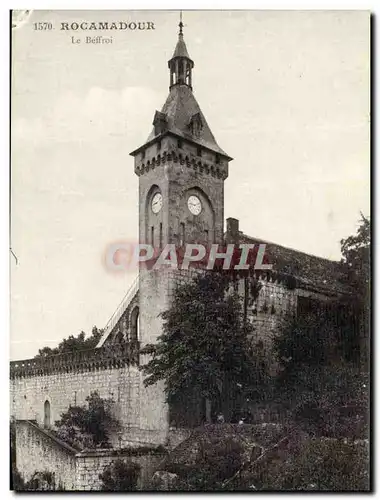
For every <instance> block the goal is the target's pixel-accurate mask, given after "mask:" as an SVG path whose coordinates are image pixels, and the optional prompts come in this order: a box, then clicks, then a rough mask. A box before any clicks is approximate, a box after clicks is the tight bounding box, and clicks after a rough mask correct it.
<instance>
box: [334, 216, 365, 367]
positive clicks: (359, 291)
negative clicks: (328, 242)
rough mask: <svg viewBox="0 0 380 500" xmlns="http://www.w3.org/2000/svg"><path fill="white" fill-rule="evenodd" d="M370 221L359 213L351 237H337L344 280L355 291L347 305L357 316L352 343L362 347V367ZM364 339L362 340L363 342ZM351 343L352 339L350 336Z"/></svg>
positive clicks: (362, 359)
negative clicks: (354, 230)
mask: <svg viewBox="0 0 380 500" xmlns="http://www.w3.org/2000/svg"><path fill="white" fill-rule="evenodd" d="M370 240H371V223H370V219H369V218H367V217H365V216H364V215H363V214H361V221H360V225H359V227H358V229H357V232H356V234H355V235H353V236H349V237H348V238H345V239H342V240H341V251H342V259H341V264H342V268H343V270H344V272H345V274H344V276H345V278H344V279H345V281H346V282H347V283H348V284H349V285H350V286H351V287H352V288H353V290H355V294H354V296H353V298H352V299H351V300H350V302H351V307H353V308H354V309H355V311H356V315H357V317H358V318H359V328H358V329H357V332H356V344H357V345H360V348H361V350H362V352H361V358H360V361H361V363H362V365H363V368H364V369H366V365H367V364H368V354H369V347H368V344H367V345H366V344H365V342H367V343H368V342H369V332H370V314H371V312H370V308H371V303H370V299H371V248H370ZM364 341H365V342H364ZM354 342H355V339H354Z"/></svg>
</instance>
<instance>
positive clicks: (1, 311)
mask: <svg viewBox="0 0 380 500" xmlns="http://www.w3.org/2000/svg"><path fill="white" fill-rule="evenodd" d="M25 3H28V4H29V3H30V2H8V1H5V3H4V4H3V5H4V6H5V9H4V8H2V9H1V11H0V12H1V30H0V36H1V43H0V54H1V65H0V67H1V68H3V69H4V68H6V71H4V70H3V71H2V72H1V77H0V80H1V87H2V88H1V93H0V95H1V103H0V109H1V110H3V120H2V121H1V125H2V130H1V134H0V137H1V139H0V141H1V142H0V144H1V152H2V162H1V172H2V178H1V180H0V190H1V191H0V192H1V195H0V200H1V203H0V207H1V208H0V234H1V235H2V239H1V242H2V244H1V245H0V257H1V260H0V262H1V264H0V265H1V271H0V277H1V287H0V324H1V327H2V328H1V335H2V341H3V348H2V349H1V352H2V353H3V360H2V362H1V363H0V366H1V375H2V377H3V383H2V384H1V389H0V391H1V400H2V401H3V402H5V401H7V402H8V401H9V382H8V376H9V368H8V367H9V290H8V283H9V265H12V264H13V262H12V260H11V259H13V257H10V256H9V250H8V248H9V241H8V234H9V224H8V220H9V219H8V207H9V115H8V110H9V9H12V8H13V9H25V8H32V9H46V10H50V9H52V8H53V5H52V3H53V2H52V1H51V0H50V1H47V0H38V1H34V2H33V6H32V7H30V6H29V5H25ZM377 5H378V2H375V1H364V0H351V1H348V0H346V1H343V0H319V1H311V0H310V1H306V0H304V1H290V2H285V1H274V0H265V1H259V0H256V1H251V2H249V1H243V0H235V1H234V2H226V1H219V2H211V1H208V0H192V1H191V2H190V1H185V2H178V0H177V1H174V0H171V1H168V0H166V1H162V2H160V4H159V7H158V5H157V3H155V2H153V1H147V0H139V1H129V2H126V1H125V0H124V1H122V0H118V1H115V0H113V1H112V2H102V1H91V2H90V1H83V0H81V1H79V0H65V1H61V0H60V1H56V2H54V9H64V10H85V9H88V10H95V9H104V10H116V9H117V10H147V9H149V10H178V9H179V8H182V9H183V10H274V9H275V10H370V11H371V12H373V13H374V14H376V13H377V11H378V9H377V8H376V7H377ZM376 49H378V37H377V41H376V47H375V50H376ZM378 53H379V51H378V50H377V54H378ZM376 76H378V71H377V68H376V75H374V77H375V81H378V78H376ZM4 110H5V114H4ZM374 111H375V110H374ZM376 167H377V164H376V165H373V167H372V168H373V172H374V171H375V169H376ZM375 181H376V185H377V179H373V182H375ZM374 189H375V186H374ZM373 208H374V211H375V206H374V207H373ZM373 216H374V214H372V217H373ZM376 220H377V218H375V221H376ZM376 226H377V223H376ZM376 229H378V228H377V227H376ZM373 248H374V249H375V250H376V251H377V245H376V244H375V242H374V247H373ZM374 257H375V256H374ZM378 272H380V271H378ZM378 272H377V273H376V277H377V276H378ZM373 288H374V285H373ZM379 302H380V298H379V297H376V304H375V305H376V306H379ZM374 309H375V310H377V309H378V307H375V308H374ZM376 333H377V329H376V328H374V331H373V335H376ZM32 334H33V332H31V335H32ZM378 344H379V343H377V346H378ZM375 347H376V346H375ZM376 351H377V347H376ZM376 354H377V352H376V353H374V357H375V355H376ZM376 359H379V358H378V357H377V356H376ZM374 365H375V363H374ZM375 377H376V380H375ZM375 377H374V380H373V384H374V395H375V391H376V396H378V394H377V387H378V385H377V384H376V382H377V381H378V380H377V374H376V373H375ZM377 399H378V398H376V400H377ZM4 404H5V403H4ZM8 426H9V410H8V411H4V409H3V412H1V421H0V427H1V441H0V442H1V443H2V446H1V450H2V453H3V458H4V460H3V461H2V464H3V467H1V468H0V474H1V476H0V477H1V481H0V484H1V485H2V492H3V493H5V498H9V497H11V495H12V493H11V492H10V491H9V465H8V464H9V445H8V443H9V433H8V429H9V427H8ZM377 435H379V433H377ZM376 444H378V440H377V439H376ZM374 448H375V447H374ZM376 448H377V449H380V447H376ZM378 464H379V460H377V461H375V466H376V470H374V471H373V475H374V478H376V477H377V475H378V474H377V473H378ZM40 495H41V496H43V497H45V495H46V494H37V496H40ZM232 495H233V494H232ZM277 495H281V494H277ZM102 496H103V495H102ZM155 496H156V497H157V494H155ZM159 496H161V495H159ZM162 496H163V495H162ZM201 496H203V495H201ZM317 496H319V495H317ZM321 497H323V498H326V495H323V496H322V495H321ZM99 498H100V497H99Z"/></svg>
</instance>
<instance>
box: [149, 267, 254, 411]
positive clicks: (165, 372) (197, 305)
mask: <svg viewBox="0 0 380 500" xmlns="http://www.w3.org/2000/svg"><path fill="white" fill-rule="evenodd" d="M229 286H230V280H229V278H228V276H225V275H223V273H219V272H206V273H204V274H199V275H197V276H196V277H195V278H194V280H192V281H190V282H187V283H185V284H184V285H181V286H179V287H178V288H177V289H176V292H175V294H174V297H173V302H172V307H171V308H170V309H169V310H167V311H165V312H164V313H163V314H162V318H163V334H162V335H161V336H160V337H159V338H158V343H157V344H155V345H148V346H146V348H145V349H144V350H143V353H149V354H152V355H153V357H152V359H151V360H150V361H149V362H148V363H147V364H146V365H144V366H143V367H142V369H143V371H144V373H145V375H147V377H146V378H145V380H144V383H145V385H147V386H149V385H152V384H155V383H156V382H157V381H159V380H165V383H166V386H165V389H166V394H167V399H168V401H169V402H171V401H173V400H176V398H180V397H181V396H182V398H183V397H184V395H185V398H187V399H192V398H193V399H196V398H205V399H208V400H210V401H212V402H213V403H215V402H216V403H217V402H218V401H221V400H222V399H223V395H224V394H226V393H228V394H229V395H230V397H231V400H237V399H239V398H241V397H242V394H244V393H245V392H246V391H247V390H248V389H249V388H251V387H252V386H253V387H256V388H257V387H261V385H262V384H261V383H260V382H261V379H260V370H259V369H258V367H257V365H256V363H255V358H254V355H253V352H252V351H253V350H252V345H251V343H250V342H249V340H248V335H249V334H251V333H252V325H251V324H250V323H248V322H244V321H243V318H242V314H241V303H240V300H239V297H238V295H237V294H236V293H233V292H231V290H229ZM228 292H229V293H228Z"/></svg>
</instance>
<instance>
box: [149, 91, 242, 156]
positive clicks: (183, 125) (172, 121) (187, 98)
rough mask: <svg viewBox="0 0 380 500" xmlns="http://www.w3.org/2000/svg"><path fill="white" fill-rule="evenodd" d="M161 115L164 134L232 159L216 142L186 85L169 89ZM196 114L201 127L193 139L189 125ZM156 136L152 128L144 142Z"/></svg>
mask: <svg viewBox="0 0 380 500" xmlns="http://www.w3.org/2000/svg"><path fill="white" fill-rule="evenodd" d="M161 113H163V114H165V115H166V120H167V130H166V132H172V133H174V134H176V135H179V136H180V137H183V138H184V139H188V140H189V141H192V142H195V143H197V144H199V145H201V146H204V147H206V148H208V149H210V150H212V151H215V152H216V153H220V154H221V155H224V156H225V157H227V158H229V159H232V158H230V157H229V156H228V155H227V153H226V152H225V151H223V149H222V148H221V147H220V146H219V145H218V143H217V142H216V140H215V137H214V135H213V134H212V132H211V130H210V127H209V125H208V123H207V121H206V118H205V116H204V114H203V113H202V111H201V108H200V107H199V104H198V103H197V100H196V99H195V97H194V94H193V92H192V90H191V89H190V88H189V87H188V86H187V85H174V86H173V87H172V88H171V89H170V92H169V95H168V98H167V99H166V102H165V104H164V106H163V108H162V110H161ZM197 114H199V116H200V118H201V120H202V126H201V128H200V130H199V135H197V137H194V135H193V134H192V133H191V130H190V127H189V125H190V123H191V120H192V118H193V117H194V116H195V115H197ZM158 135H160V134H158ZM158 135H157V136H156V135H155V129H154V127H153V130H152V132H151V133H150V135H149V137H148V139H147V141H146V142H150V141H152V140H153V139H154V138H155V137H158Z"/></svg>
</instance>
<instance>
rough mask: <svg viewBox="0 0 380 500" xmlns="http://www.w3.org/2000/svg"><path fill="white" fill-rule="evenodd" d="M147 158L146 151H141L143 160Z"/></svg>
mask: <svg viewBox="0 0 380 500" xmlns="http://www.w3.org/2000/svg"><path fill="white" fill-rule="evenodd" d="M144 158H145V149H144V151H141V159H142V160H143V159H144Z"/></svg>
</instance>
